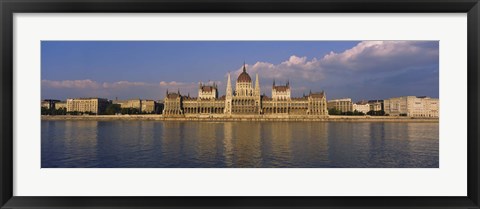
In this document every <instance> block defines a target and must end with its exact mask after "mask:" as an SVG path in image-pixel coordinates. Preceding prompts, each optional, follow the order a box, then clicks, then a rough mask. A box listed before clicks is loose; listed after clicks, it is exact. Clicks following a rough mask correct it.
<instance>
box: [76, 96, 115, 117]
mask: <svg viewBox="0 0 480 209" xmlns="http://www.w3.org/2000/svg"><path fill="white" fill-rule="evenodd" d="M108 104H109V101H108V100H107V99H103V98H75V99H67V112H79V113H92V114H97V115H98V114H103V113H104V112H105V109H106V108H107V106H108Z"/></svg>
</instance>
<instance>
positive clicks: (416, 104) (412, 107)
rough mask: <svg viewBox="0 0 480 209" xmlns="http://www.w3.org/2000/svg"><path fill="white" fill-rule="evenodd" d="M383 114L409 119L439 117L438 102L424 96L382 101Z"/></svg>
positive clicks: (436, 99)
mask: <svg viewBox="0 0 480 209" xmlns="http://www.w3.org/2000/svg"><path fill="white" fill-rule="evenodd" d="M384 109H385V114H388V115H391V116H409V117H439V100H438V98H430V97H425V96H421V97H420V96H404V97H396V98H390V99H386V100H384Z"/></svg>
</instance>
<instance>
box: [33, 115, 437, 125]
mask: <svg viewBox="0 0 480 209" xmlns="http://www.w3.org/2000/svg"><path fill="white" fill-rule="evenodd" d="M41 120H42V121H57V120H64V121H75V120H78V121H81V120H84V121H85V120H87V121H207V122H208V121H217V122H218V121H285V122H287V121H299V122H316V121H324V122H434V123H438V122H439V118H414V117H406V116H344V115H331V116H320V117H318V116H294V115H286V116H268V115H255V116H233V117H231V116H224V115H205V116H185V117H163V115H42V116H41Z"/></svg>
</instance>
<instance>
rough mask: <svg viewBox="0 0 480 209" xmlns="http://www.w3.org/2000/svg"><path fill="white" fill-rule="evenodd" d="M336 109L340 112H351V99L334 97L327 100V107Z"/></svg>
mask: <svg viewBox="0 0 480 209" xmlns="http://www.w3.org/2000/svg"><path fill="white" fill-rule="evenodd" d="M333 108H334V109H337V110H340V111H342V112H352V111H353V104H352V99H350V98H345V99H334V100H330V101H328V109H333Z"/></svg>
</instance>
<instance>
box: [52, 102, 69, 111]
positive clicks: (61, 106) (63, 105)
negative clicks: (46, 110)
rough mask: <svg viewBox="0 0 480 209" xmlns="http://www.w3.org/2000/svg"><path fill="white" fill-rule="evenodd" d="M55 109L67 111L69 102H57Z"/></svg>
mask: <svg viewBox="0 0 480 209" xmlns="http://www.w3.org/2000/svg"><path fill="white" fill-rule="evenodd" d="M55 109H56V110H59V109H67V102H56V103H55Z"/></svg>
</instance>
